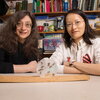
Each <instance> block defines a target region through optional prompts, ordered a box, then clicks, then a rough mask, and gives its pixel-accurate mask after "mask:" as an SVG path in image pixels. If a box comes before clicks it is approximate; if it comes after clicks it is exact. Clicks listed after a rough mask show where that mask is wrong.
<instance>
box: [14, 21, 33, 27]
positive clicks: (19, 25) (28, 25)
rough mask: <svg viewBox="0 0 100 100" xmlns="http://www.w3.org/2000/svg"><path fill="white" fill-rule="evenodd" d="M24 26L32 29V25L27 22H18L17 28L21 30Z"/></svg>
mask: <svg viewBox="0 0 100 100" xmlns="http://www.w3.org/2000/svg"><path fill="white" fill-rule="evenodd" d="M23 25H25V27H26V28H31V27H32V24H30V23H27V22H26V23H21V22H18V23H17V25H16V26H17V27H18V28H21V27H22V26H23Z"/></svg>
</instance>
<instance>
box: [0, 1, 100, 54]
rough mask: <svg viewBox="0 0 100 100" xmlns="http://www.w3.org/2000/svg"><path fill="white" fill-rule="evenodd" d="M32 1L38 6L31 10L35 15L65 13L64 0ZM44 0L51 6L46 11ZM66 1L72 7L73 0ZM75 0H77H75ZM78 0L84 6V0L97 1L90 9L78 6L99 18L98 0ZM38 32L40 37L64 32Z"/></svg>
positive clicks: (98, 31)
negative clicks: (93, 7)
mask: <svg viewBox="0 0 100 100" xmlns="http://www.w3.org/2000/svg"><path fill="white" fill-rule="evenodd" d="M7 1H18V0H7ZM20 1H21V0H20ZM33 1H34V4H36V5H37V6H38V7H37V6H35V8H34V9H35V10H33V9H32V12H33V13H34V14H35V16H36V17H37V16H49V17H59V16H64V15H65V14H66V13H67V11H64V10H63V5H62V3H63V2H62V1H64V0H32V2H33ZM37 1H38V3H37ZM46 1H48V2H49V3H51V6H50V4H49V7H51V8H48V9H49V11H47V10H46V9H47V8H45V7H44V6H46ZM57 1H58V2H57ZM68 1H69V5H70V6H69V9H70V8H72V6H71V1H73V0H68ZM75 1H77V0H75ZM78 1H80V2H81V3H82V5H84V6H85V2H86V1H91V2H92V1H95V2H97V3H94V6H95V4H96V6H97V7H96V9H91V10H89V9H85V7H82V5H81V4H80V6H79V7H81V10H83V11H84V12H85V13H86V14H89V15H98V16H99V18H100V7H99V6H98V4H99V3H100V1H99V0H78ZM53 2H55V3H59V4H58V5H57V4H56V5H54V3H53ZM98 2H99V3H98ZM34 4H33V5H34ZM43 5H44V6H43ZM54 6H57V7H58V8H56V9H55V8H53V7H54ZM46 7H47V6H46ZM59 7H60V8H59ZM79 7H78V8H79ZM37 8H38V10H36V9H37ZM43 9H44V10H43ZM54 9H55V10H54ZM57 9H58V10H57ZM39 10H40V11H39ZM11 15H12V14H8V15H4V16H0V18H1V19H3V20H6V19H7V18H8V17H9V16H11ZM95 31H96V33H97V35H100V29H95ZM39 33H40V35H41V37H44V35H45V34H48V35H49V34H56V33H59V34H60V33H61V34H63V33H64V30H63V29H62V30H60V29H59V30H56V31H48V32H44V31H42V32H39ZM51 54H52V52H50V53H49V52H44V53H43V56H50V55H51Z"/></svg>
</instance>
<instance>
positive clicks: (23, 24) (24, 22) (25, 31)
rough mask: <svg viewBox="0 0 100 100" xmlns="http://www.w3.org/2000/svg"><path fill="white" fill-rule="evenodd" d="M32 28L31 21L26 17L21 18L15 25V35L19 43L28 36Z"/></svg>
mask: <svg viewBox="0 0 100 100" xmlns="http://www.w3.org/2000/svg"><path fill="white" fill-rule="evenodd" d="M31 27H32V21H31V19H30V17H29V16H28V15H26V16H25V17H24V18H22V19H21V20H20V21H19V22H18V23H17V25H16V34H17V35H18V37H19V41H20V42H22V43H23V42H24V41H25V39H26V38H27V37H28V36H29V35H30V33H31Z"/></svg>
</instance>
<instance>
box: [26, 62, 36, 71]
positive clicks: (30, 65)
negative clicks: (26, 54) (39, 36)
mask: <svg viewBox="0 0 100 100" xmlns="http://www.w3.org/2000/svg"><path fill="white" fill-rule="evenodd" d="M27 65H28V67H29V70H30V72H33V73H34V72H36V68H37V62H36V61H31V62H29V63H28V64H27Z"/></svg>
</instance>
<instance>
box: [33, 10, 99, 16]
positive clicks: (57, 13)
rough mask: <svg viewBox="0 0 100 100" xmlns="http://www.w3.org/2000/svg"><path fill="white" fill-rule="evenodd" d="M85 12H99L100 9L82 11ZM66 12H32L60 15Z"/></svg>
mask: <svg viewBox="0 0 100 100" xmlns="http://www.w3.org/2000/svg"><path fill="white" fill-rule="evenodd" d="M84 12H85V13H95V14H100V10H94V11H93V10H91V11H84ZM66 13H67V12H38V13H34V14H35V15H49V14H50V15H51V14H52V15H53V14H56V15H61V14H66Z"/></svg>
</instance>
